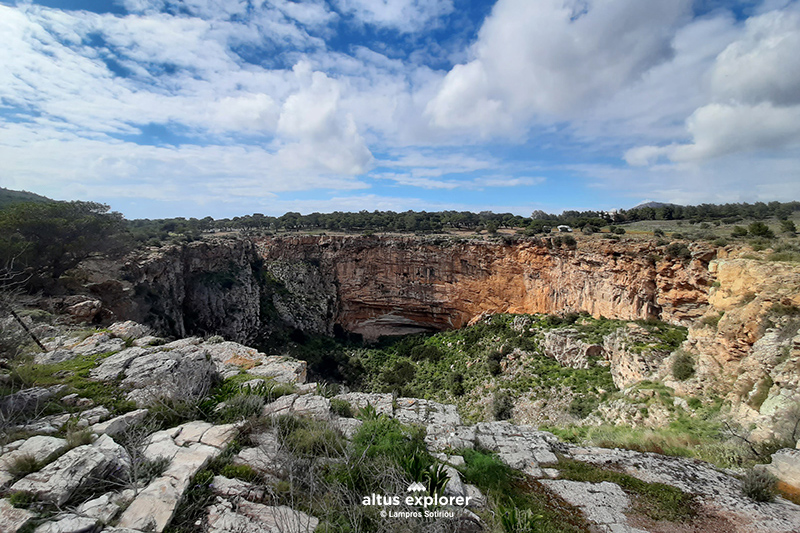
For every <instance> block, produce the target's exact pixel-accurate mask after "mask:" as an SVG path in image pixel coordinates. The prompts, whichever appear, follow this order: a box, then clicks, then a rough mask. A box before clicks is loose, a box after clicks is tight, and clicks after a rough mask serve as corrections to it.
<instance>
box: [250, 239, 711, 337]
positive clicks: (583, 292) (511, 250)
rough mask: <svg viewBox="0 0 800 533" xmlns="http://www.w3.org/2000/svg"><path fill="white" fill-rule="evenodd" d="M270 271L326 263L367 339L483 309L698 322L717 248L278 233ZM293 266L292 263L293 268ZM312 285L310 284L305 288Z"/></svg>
mask: <svg viewBox="0 0 800 533" xmlns="http://www.w3.org/2000/svg"><path fill="white" fill-rule="evenodd" d="M254 242H255V247H256V249H257V253H258V255H259V257H260V258H261V259H263V261H264V267H265V268H266V269H267V270H270V271H274V267H273V265H282V267H283V271H282V273H281V274H280V275H278V277H279V279H281V280H282V281H283V282H284V283H287V284H288V283H289V282H290V277H291V274H290V273H288V272H287V270H286V265H291V264H294V265H303V267H302V268H303V269H304V270H308V269H309V268H313V269H316V270H318V271H319V272H320V273H321V274H320V277H322V278H326V279H329V280H331V282H332V284H333V285H334V286H335V288H336V302H337V305H336V313H335V319H334V321H335V322H336V323H337V324H338V325H340V326H341V327H342V328H344V329H345V330H347V331H351V332H355V333H360V334H362V335H364V337H366V338H376V337H378V336H380V335H392V334H402V333H413V332H419V331H431V330H442V329H450V328H458V327H461V326H463V325H465V324H467V323H469V322H470V321H471V320H474V319H475V318H476V317H478V316H480V315H481V314H483V313H564V312H570V311H573V312H580V311H586V312H588V313H590V314H592V315H594V316H601V315H602V316H605V317H607V318H621V319H647V318H658V319H661V320H665V321H668V322H672V323H680V324H688V323H689V322H690V321H691V320H692V319H694V318H696V317H698V316H700V315H702V314H703V313H704V312H705V307H706V304H707V294H708V289H709V287H710V286H711V284H712V282H713V278H712V276H711V275H710V274H709V271H708V262H709V261H710V260H711V259H712V258H713V257H714V251H713V249H709V248H703V247H700V246H697V247H696V249H695V250H694V254H693V258H692V259H691V260H687V261H681V260H677V259H668V258H666V257H665V254H664V250H663V249H660V248H658V247H656V246H654V245H652V244H647V243H624V244H620V243H614V242H602V241H582V242H581V243H579V245H578V247H577V249H569V248H562V247H557V246H556V247H554V246H552V245H551V244H550V240H549V239H526V240H519V241H516V242H510V243H504V242H502V241H482V240H457V239H446V238H440V239H433V238H428V239H424V238H400V237H382V238H379V237H311V236H304V237H278V238H261V239H257V240H255V241H254ZM289 270H291V269H289ZM301 290H302V288H301Z"/></svg>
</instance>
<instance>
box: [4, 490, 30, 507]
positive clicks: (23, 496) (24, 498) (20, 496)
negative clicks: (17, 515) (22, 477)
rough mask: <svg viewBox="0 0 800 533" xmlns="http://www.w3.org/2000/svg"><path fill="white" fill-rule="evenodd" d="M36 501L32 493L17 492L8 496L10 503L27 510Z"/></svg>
mask: <svg viewBox="0 0 800 533" xmlns="http://www.w3.org/2000/svg"><path fill="white" fill-rule="evenodd" d="M35 501H36V495H34V494H33V493H30V492H24V491H16V492H12V493H11V494H9V495H8V502H9V503H10V504H11V505H13V506H14V507H19V508H22V509H27V508H28V507H30V506H31V505H32V504H33V502H35Z"/></svg>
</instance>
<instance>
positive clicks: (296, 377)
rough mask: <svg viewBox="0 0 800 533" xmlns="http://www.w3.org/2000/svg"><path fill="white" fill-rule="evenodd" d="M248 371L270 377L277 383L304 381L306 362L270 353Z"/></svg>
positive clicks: (305, 377)
mask: <svg viewBox="0 0 800 533" xmlns="http://www.w3.org/2000/svg"><path fill="white" fill-rule="evenodd" d="M248 372H249V373H250V374H253V375H255V376H263V377H271V378H272V379H274V380H275V381H277V382H278V383H305V382H306V379H307V364H306V362H305V361H300V360H298V359H294V358H291V357H286V356H283V355H270V356H267V357H265V358H263V359H262V360H261V364H260V365H258V366H255V367H253V368H251V369H250V370H249V371H248Z"/></svg>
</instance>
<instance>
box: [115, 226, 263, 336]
mask: <svg viewBox="0 0 800 533" xmlns="http://www.w3.org/2000/svg"><path fill="white" fill-rule="evenodd" d="M254 260H255V255H254V254H253V248H252V245H251V244H250V243H248V242H246V241H241V240H226V241H222V242H219V241H210V242H194V243H190V244H188V245H186V246H172V247H166V248H161V249H158V250H155V251H151V252H149V253H147V254H144V255H141V256H138V257H136V258H135V259H134V260H131V261H130V262H128V263H127V264H126V265H125V266H124V271H125V277H126V278H127V279H128V280H129V281H130V282H132V283H133V293H134V295H133V297H132V299H133V301H134V310H133V311H131V312H129V313H128V315H130V316H129V318H134V319H137V320H140V321H143V322H147V323H149V324H151V325H153V326H154V327H155V328H156V329H157V330H159V331H162V332H164V333H171V334H173V335H177V336H181V337H183V336H187V335H190V334H212V333H214V334H220V335H223V336H225V337H226V338H230V339H237V340H241V341H251V340H253V339H255V338H256V337H257V336H258V332H259V329H260V327H261V324H260V322H261V309H260V286H259V280H258V271H257V269H254V268H253V262H254Z"/></svg>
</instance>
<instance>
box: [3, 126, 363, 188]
mask: <svg viewBox="0 0 800 533" xmlns="http://www.w3.org/2000/svg"><path fill="white" fill-rule="evenodd" d="M32 153H35V154H36V157H35V158H32V157H31V154H32ZM0 160H2V161H3V162H4V166H5V167H6V168H9V169H13V170H14V172H13V173H12V174H11V175H10V176H9V177H7V178H6V182H7V183H6V185H5V186H9V187H12V188H20V189H23V188H24V189H34V190H38V191H42V192H43V193H47V194H53V195H54V196H55V197H69V198H73V197H75V196H74V195H75V194H77V193H78V191H87V192H89V193H90V194H89V195H88V196H87V197H97V196H98V195H102V196H109V195H112V193H113V195H118V196H126V197H127V196H135V197H145V198H160V199H170V198H174V197H175V195H176V194H185V195H186V197H187V198H189V199H196V198H206V199H214V198H218V197H219V196H220V194H223V193H224V195H227V196H230V197H240V196H247V195H250V194H259V195H263V196H268V195H270V194H274V193H279V192H287V191H307V190H313V189H336V190H352V189H360V188H365V187H366V185H365V184H364V183H363V182H361V181H359V180H357V179H355V178H352V177H347V176H343V175H339V174H333V173H330V172H320V171H319V169H316V168H314V167H313V166H308V165H297V164H293V165H288V164H287V162H286V160H285V158H284V157H283V156H282V154H280V153H278V154H276V153H273V152H272V151H270V150H267V149H264V148H258V147H245V146H219V145H216V146H215V145H211V146H196V145H182V146H178V147H160V146H148V145H140V144H136V143H132V142H122V141H115V140H112V139H108V138H102V139H86V138H84V137H81V136H78V135H75V134H70V133H59V132H57V131H53V130H50V129H47V128H45V127H41V126H40V125H34V126H32V125H28V124H5V125H1V126H0ZM76 187H77V188H76ZM120 191H126V192H124V193H122V192H120Z"/></svg>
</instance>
